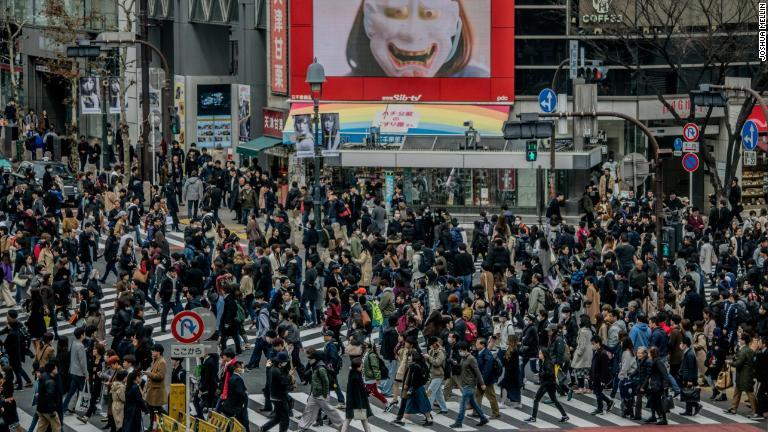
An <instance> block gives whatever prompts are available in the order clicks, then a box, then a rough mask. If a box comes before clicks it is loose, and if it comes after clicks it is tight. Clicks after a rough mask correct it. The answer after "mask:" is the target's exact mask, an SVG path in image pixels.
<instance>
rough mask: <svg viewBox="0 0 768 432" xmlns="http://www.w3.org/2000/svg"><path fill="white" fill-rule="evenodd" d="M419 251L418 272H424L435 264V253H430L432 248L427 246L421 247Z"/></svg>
mask: <svg viewBox="0 0 768 432" xmlns="http://www.w3.org/2000/svg"><path fill="white" fill-rule="evenodd" d="M419 253H420V254H421V260H420V261H419V273H426V272H428V271H429V270H431V269H432V266H433V265H435V255H434V253H432V249H429V248H427V247H424V248H422V249H421V250H420V251H419Z"/></svg>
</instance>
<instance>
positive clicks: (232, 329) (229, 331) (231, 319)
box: [219, 285, 243, 355]
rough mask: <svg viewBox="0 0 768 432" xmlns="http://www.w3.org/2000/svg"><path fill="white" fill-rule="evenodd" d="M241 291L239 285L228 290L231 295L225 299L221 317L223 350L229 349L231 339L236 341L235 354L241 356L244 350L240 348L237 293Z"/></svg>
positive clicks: (220, 342) (228, 294)
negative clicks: (228, 341)
mask: <svg viewBox="0 0 768 432" xmlns="http://www.w3.org/2000/svg"><path fill="white" fill-rule="evenodd" d="M239 289H240V287H239V286H238V285H232V286H231V287H229V288H228V290H229V293H227V295H226V297H224V311H223V312H222V316H221V338H220V339H219V344H220V345H221V350H222V351H224V350H225V349H227V340H228V339H229V338H230V337H231V338H232V339H234V341H235V352H236V353H237V354H238V355H240V354H242V353H243V349H242V348H241V347H240V336H239V335H240V323H239V322H238V321H237V301H238V300H237V298H236V297H235V293H236V292H237V291H238V290H239Z"/></svg>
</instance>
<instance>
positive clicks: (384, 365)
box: [376, 353, 389, 380]
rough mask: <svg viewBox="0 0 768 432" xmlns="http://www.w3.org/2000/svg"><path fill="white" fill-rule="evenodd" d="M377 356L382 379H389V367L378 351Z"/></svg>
mask: <svg viewBox="0 0 768 432" xmlns="http://www.w3.org/2000/svg"><path fill="white" fill-rule="evenodd" d="M376 357H378V358H379V372H381V379H383V380H385V379H389V368H388V367H387V363H386V362H385V361H384V359H383V358H381V356H380V355H379V354H378V353H377V354H376Z"/></svg>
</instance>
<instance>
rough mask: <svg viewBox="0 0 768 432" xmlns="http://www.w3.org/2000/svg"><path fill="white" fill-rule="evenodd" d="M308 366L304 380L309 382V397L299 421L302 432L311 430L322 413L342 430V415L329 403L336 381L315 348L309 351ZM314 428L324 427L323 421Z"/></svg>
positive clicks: (320, 353) (321, 353) (321, 354)
mask: <svg viewBox="0 0 768 432" xmlns="http://www.w3.org/2000/svg"><path fill="white" fill-rule="evenodd" d="M307 359H308V360H309V363H308V364H307V369H306V373H305V376H304V379H305V380H306V381H308V382H309V397H308V398H307V402H306V404H305V405H304V413H303V414H302V415H301V419H300V420H299V421H298V427H299V431H300V432H305V431H308V430H309V427H310V424H311V423H312V421H313V420H314V419H316V418H317V417H318V414H320V413H321V412H322V413H323V414H325V415H326V416H327V417H328V421H329V422H330V424H331V425H332V426H333V427H334V428H336V429H341V426H342V424H343V423H344V420H343V419H342V418H341V414H339V411H338V410H336V409H335V408H334V407H332V406H331V404H330V403H329V402H328V400H329V396H330V393H331V389H332V388H333V387H334V385H335V383H336V381H335V379H334V378H333V377H332V376H331V373H330V372H329V371H328V367H327V366H326V364H325V361H324V356H323V352H322V351H316V350H315V349H314V348H308V349H307ZM312 426H314V427H318V426H322V420H320V421H318V422H315V423H314V424H312Z"/></svg>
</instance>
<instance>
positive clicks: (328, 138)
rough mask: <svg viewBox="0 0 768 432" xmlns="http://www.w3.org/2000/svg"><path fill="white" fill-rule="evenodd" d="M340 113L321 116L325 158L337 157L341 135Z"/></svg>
mask: <svg viewBox="0 0 768 432" xmlns="http://www.w3.org/2000/svg"><path fill="white" fill-rule="evenodd" d="M340 124H341V123H340V122H339V113H323V114H321V115H320V127H321V128H322V132H323V143H322V146H323V156H325V157H337V156H338V155H339V144H340V143H341V134H340V133H339V125H340Z"/></svg>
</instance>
